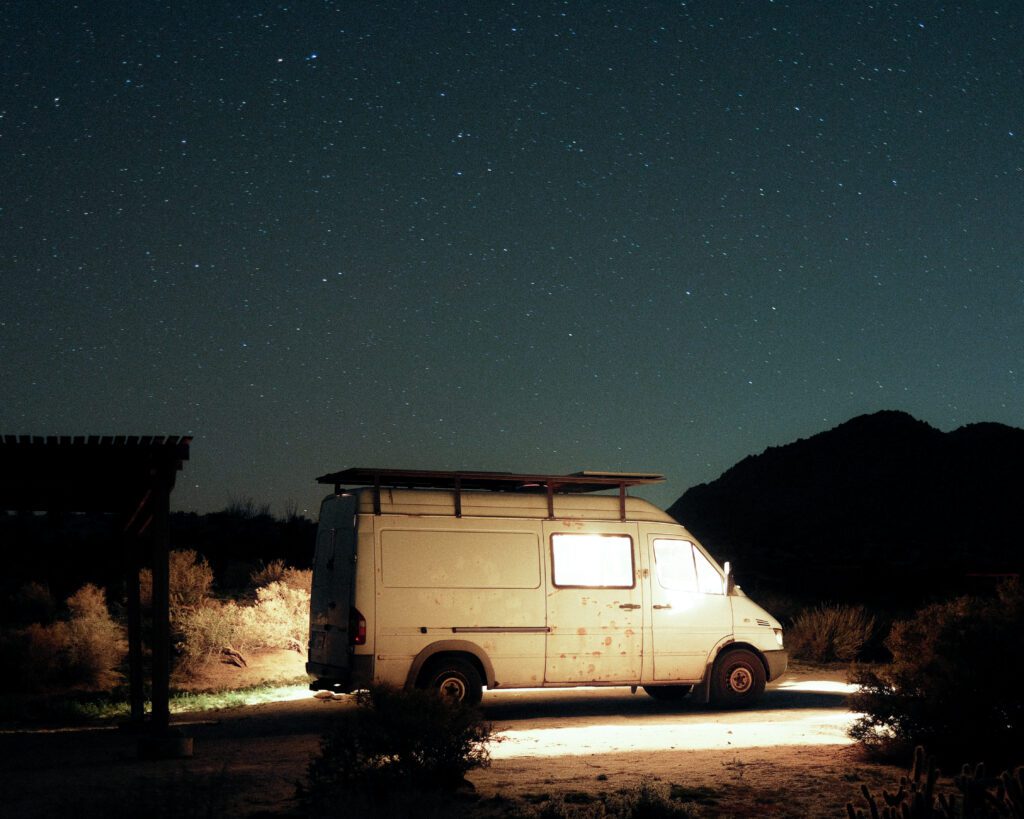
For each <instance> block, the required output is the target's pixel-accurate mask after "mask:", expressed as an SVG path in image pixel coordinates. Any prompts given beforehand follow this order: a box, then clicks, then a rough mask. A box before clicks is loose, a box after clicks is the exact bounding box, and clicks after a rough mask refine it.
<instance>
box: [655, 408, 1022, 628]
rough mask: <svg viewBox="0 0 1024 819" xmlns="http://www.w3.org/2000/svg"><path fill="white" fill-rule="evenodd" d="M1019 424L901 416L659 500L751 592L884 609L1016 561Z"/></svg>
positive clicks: (802, 445) (796, 445) (754, 462)
mask: <svg viewBox="0 0 1024 819" xmlns="http://www.w3.org/2000/svg"><path fill="white" fill-rule="evenodd" d="M1022 499H1024V430H1022V429H1018V428H1015V427H1008V426H1005V425H1002V424H995V423H981V424H971V425H968V426H964V427H960V428H959V429H956V430H954V431H952V432H948V433H944V432H941V431H940V430H937V429H935V428H933V427H931V426H929V425H928V424H926V423H924V422H923V421H918V420H916V419H915V418H913V417H912V416H910V415H908V414H906V413H903V412H894V411H883V412H877V413H874V414H872V415H863V416H859V417H856V418H853V419H852V420H850V421H847V422H846V423H844V424H841V425H839V426H838V427H835V428H834V429H831V430H829V431H827V432H822V433H820V434H817V435H814V436H812V437H810V438H806V439H800V440H798V441H795V442H793V443H791V444H786V445H784V446H779V447H771V448H769V449H767V450H766V451H765V452H763V453H761V454H760V455H753V456H750V457H747V458H745V459H744V460H742V461H740V462H739V463H738V464H736V466H734V467H732V468H731V469H729V470H728V471H726V472H725V473H724V474H723V475H722V476H721V477H720V478H718V479H717V480H715V481H712V482H711V483H707V484H700V485H698V486H695V487H692V488H691V489H689V490H688V491H687V492H686V493H684V494H683V496H682V497H681V498H679V500H677V501H676V502H675V503H674V504H673V505H672V506H671V507H670V508H669V510H668V511H669V513H670V514H672V515H673V516H674V517H676V518H677V519H679V520H681V521H682V522H683V523H685V524H686V526H687V527H688V528H689V529H690V530H691V531H692V532H693V533H694V535H696V536H697V537H698V538H699V539H700V540H701V541H702V542H703V543H704V544H705V546H707V548H708V549H709V550H710V551H711V553H712V554H713V555H715V557H717V558H718V559H720V560H731V561H732V563H733V566H734V569H735V571H736V576H737V580H738V582H739V583H740V584H741V585H742V586H743V587H744V589H745V590H746V591H748V592H751V593H757V592H762V593H781V594H787V595H791V596H795V597H798V598H803V599H806V600H823V599H826V600H834V601H856V602H871V603H875V602H881V603H885V604H887V605H889V606H890V607H897V608H899V607H902V606H903V605H904V604H905V605H906V606H910V605H916V604H919V603H921V602H924V601H927V600H931V599H937V598H940V597H944V596H947V595H948V594H950V593H956V592H959V591H964V590H967V589H969V588H971V587H972V586H977V585H984V584H985V583H986V582H987V581H986V580H985V579H984V578H979V575H989V574H994V573H1019V572H1020V571H1021V569H1022V567H1024V561H1022V557H1021V556H1022V553H1024V550H1022V546H1024V530H1022V526H1021V507H1022Z"/></svg>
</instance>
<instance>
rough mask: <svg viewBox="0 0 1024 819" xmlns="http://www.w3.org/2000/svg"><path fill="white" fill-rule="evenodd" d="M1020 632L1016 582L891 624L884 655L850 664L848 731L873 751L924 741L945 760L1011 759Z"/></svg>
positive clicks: (1023, 714)
mask: <svg viewBox="0 0 1024 819" xmlns="http://www.w3.org/2000/svg"><path fill="white" fill-rule="evenodd" d="M1022 629H1024V589H1022V587H1021V584H1020V583H1019V582H1017V581H1014V582H1010V583H1006V584H1004V585H1002V586H1000V588H999V589H998V591H997V592H996V593H995V594H993V595H989V596H977V597H958V598H955V599H953V600H950V601H947V602H943V603H935V604H932V605H929V606H927V607H925V608H923V609H921V610H920V611H919V612H918V613H917V614H916V615H914V616H913V617H911V618H909V619H906V620H900V621H897V622H896V623H895V624H894V625H893V627H892V630H891V632H890V633H889V637H888V638H887V640H886V646H887V648H888V649H889V651H890V652H891V653H892V662H891V663H888V664H885V665H878V666H872V667H862V668H857V669H855V670H854V673H853V676H852V679H853V681H854V682H855V683H857V685H859V686H860V692H859V693H857V694H855V695H853V697H852V699H851V708H852V709H853V710H854V711H859V712H862V713H863V716H862V717H861V718H860V719H859V720H858V721H857V722H856V723H855V725H854V727H853V730H852V735H853V736H854V738H856V739H858V740H859V741H861V742H862V743H864V744H865V746H866V747H868V748H869V749H871V750H874V751H877V752H880V753H908V752H909V749H911V748H913V747H914V746H915V745H917V744H924V745H925V746H926V747H928V749H929V750H930V751H933V752H934V753H936V754H937V755H939V756H940V757H941V758H942V759H943V761H944V762H946V763H947V764H948V763H950V762H951V761H952V762H957V763H959V762H961V761H963V758H973V759H983V760H989V761H996V762H1000V763H1011V762H1015V761H1020V760H1019V754H1020V747H1021V741H1022V739H1024V698H1022V697H1021V686H1020V680H1021V679H1022V678H1024V655H1022V654H1021V651H1020V648H1019V647H1020V642H1021V640H1020V635H1021V633H1022ZM1014 755H1017V756H1018V758H1017V759H1016V760H1015V759H1013V757H1014Z"/></svg>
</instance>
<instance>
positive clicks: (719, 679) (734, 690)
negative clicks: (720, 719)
mask: <svg viewBox="0 0 1024 819" xmlns="http://www.w3.org/2000/svg"><path fill="white" fill-rule="evenodd" d="M764 684H765V671H764V665H762V663H761V659H760V658H759V657H758V656H757V655H756V654H754V653H753V652H750V651H746V650H745V649H742V648H737V649H734V650H733V651H727V652H725V653H723V654H720V655H719V657H718V659H717V660H715V665H714V668H713V669H712V671H711V701H712V702H714V703H715V705H719V706H721V707H723V708H744V707H746V706H748V705H751V704H753V702H754V701H755V700H757V699H758V698H759V697H760V696H761V695H762V694H763V693H764Z"/></svg>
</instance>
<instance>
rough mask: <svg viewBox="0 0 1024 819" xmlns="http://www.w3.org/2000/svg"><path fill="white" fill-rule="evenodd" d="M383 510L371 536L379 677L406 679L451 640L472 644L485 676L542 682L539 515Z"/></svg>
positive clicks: (520, 683)
mask: <svg viewBox="0 0 1024 819" xmlns="http://www.w3.org/2000/svg"><path fill="white" fill-rule="evenodd" d="M417 500H419V499H417ZM382 507H384V509H386V508H387V506H386V505H385V504H383V503H382ZM384 509H382V514H381V515H380V516H379V517H378V518H376V522H377V527H376V529H377V531H376V537H375V543H376V547H377V548H376V555H377V558H376V563H377V573H376V574H377V582H376V592H375V598H376V619H377V627H376V639H377V641H378V644H379V646H380V649H379V650H378V651H377V654H376V658H377V660H376V664H377V667H378V671H377V677H378V679H379V680H380V681H382V682H390V683H394V684H397V685H403V684H405V683H406V680H407V677H408V675H409V673H410V668H411V667H412V666H413V665H414V664H415V663H416V659H417V658H418V657H424V656H430V655H433V654H437V653H439V652H440V651H442V650H453V649H452V647H451V646H448V647H446V646H445V645H444V644H445V643H446V642H450V641H451V640H453V639H455V640H461V641H462V643H463V644H465V645H472V646H474V651H472V652H469V653H473V654H474V655H477V656H479V657H480V658H481V662H482V664H483V666H484V668H485V671H487V669H490V671H489V674H490V676H491V679H490V680H488V683H493V682H494V681H495V680H497V681H499V682H501V683H502V684H506V685H512V686H527V685H539V684H541V682H542V681H543V665H544V637H545V632H546V629H547V622H546V612H545V607H544V593H543V585H544V575H543V571H544V567H543V563H542V551H541V531H540V524H539V522H538V521H530V520H525V519H504V518H492V519H487V518H477V517H472V518H471V517H462V518H456V517H454V516H452V517H443V516H442V517H436V516H422V515H419V514H417V515H403V514H390V513H388V512H385V511H384ZM361 517H362V516H361ZM368 517H372V515H371V516H368Z"/></svg>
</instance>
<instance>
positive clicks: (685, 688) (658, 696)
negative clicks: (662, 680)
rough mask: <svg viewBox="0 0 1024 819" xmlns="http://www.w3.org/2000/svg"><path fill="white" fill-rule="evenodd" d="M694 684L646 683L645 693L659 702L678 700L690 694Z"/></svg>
mask: <svg viewBox="0 0 1024 819" xmlns="http://www.w3.org/2000/svg"><path fill="white" fill-rule="evenodd" d="M692 690H693V686H692V685H645V686H644V693H645V694H647V696H648V697H651V698H652V699H655V700H658V702H678V701H679V700H682V699H685V698H686V697H688V696H689V694H690V692H691V691H692Z"/></svg>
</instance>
